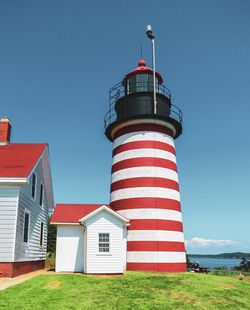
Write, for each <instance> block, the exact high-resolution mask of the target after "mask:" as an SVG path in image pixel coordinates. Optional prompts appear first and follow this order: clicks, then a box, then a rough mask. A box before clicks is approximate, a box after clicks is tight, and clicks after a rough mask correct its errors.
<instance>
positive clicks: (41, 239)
mask: <svg viewBox="0 0 250 310" xmlns="http://www.w3.org/2000/svg"><path fill="white" fill-rule="evenodd" d="M43 228H44V224H43V223H41V230H40V246H43V231H44V229H43Z"/></svg>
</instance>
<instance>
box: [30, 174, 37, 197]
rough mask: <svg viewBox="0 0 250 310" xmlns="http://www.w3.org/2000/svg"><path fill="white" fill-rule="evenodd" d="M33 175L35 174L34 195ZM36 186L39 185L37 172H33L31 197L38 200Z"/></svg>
mask: <svg viewBox="0 0 250 310" xmlns="http://www.w3.org/2000/svg"><path fill="white" fill-rule="evenodd" d="M33 176H35V185H34V196H33ZM36 186H37V174H36V173H35V172H33V173H32V176H31V198H32V199H33V200H34V201H35V200H36Z"/></svg>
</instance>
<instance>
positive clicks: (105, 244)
mask: <svg viewBox="0 0 250 310" xmlns="http://www.w3.org/2000/svg"><path fill="white" fill-rule="evenodd" d="M99 252H109V234H104V233H99Z"/></svg>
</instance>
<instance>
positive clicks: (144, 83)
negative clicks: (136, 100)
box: [126, 73, 160, 95]
mask: <svg viewBox="0 0 250 310" xmlns="http://www.w3.org/2000/svg"><path fill="white" fill-rule="evenodd" d="M153 89H154V86H153V75H152V74H148V73H141V74H135V75H133V76H132V77H130V78H128V79H127V82H126V94H127V95H130V94H133V93H141V92H153ZM155 89H156V92H157V93H160V88H159V79H158V77H157V76H156V77H155Z"/></svg>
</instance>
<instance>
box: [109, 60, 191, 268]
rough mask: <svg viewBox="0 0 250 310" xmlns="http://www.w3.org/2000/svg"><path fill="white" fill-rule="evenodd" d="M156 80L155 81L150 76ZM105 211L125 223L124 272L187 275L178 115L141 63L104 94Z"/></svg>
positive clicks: (164, 90) (158, 82)
mask: <svg viewBox="0 0 250 310" xmlns="http://www.w3.org/2000/svg"><path fill="white" fill-rule="evenodd" d="M154 74H155V76H154ZM104 121H105V134H106V136H107V138H108V139H109V140H110V141H111V142H112V143H113V154H112V172H111V190H110V206H111V208H112V209H113V210H114V211H116V212H118V213H119V214H121V215H122V216H124V217H125V218H128V219H129V220H130V226H129V227H128V235H127V270H134V271H153V272H184V271H186V253H185V245H184V235H183V226H182V215H181V205H180V194H179V184H178V174H177V166H176V156H175V144H174V141H175V139H176V138H178V137H179V136H180V134H181V133H182V112H181V110H180V109H179V108H178V107H177V106H175V105H173V104H172V102H171V93H170V91H169V89H168V88H167V87H166V86H165V85H164V84H163V79H162V76H161V74H160V73H158V72H155V71H154V70H152V69H151V68H149V67H148V66H147V64H146V62H145V61H144V60H140V61H139V64H138V67H137V68H136V69H134V70H133V71H131V72H130V73H128V74H127V75H125V77H124V79H123V81H122V82H120V83H118V84H116V85H115V86H113V87H112V88H111V89H110V92H109V111H108V113H107V114H106V116H105V120H104Z"/></svg>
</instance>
